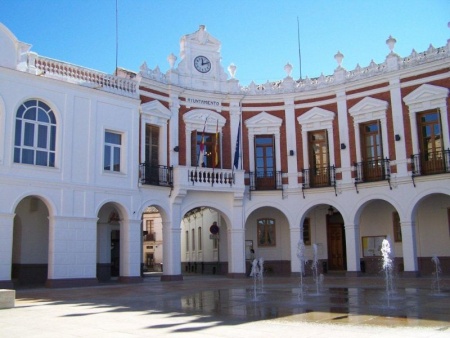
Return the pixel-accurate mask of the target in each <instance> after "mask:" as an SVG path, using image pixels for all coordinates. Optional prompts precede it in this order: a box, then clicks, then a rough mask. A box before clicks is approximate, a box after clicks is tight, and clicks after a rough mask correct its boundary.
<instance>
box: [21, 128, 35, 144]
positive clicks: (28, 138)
mask: <svg viewBox="0 0 450 338" xmlns="http://www.w3.org/2000/svg"><path fill="white" fill-rule="evenodd" d="M33 143H34V124H32V123H25V132H24V135H23V144H24V145H26V146H31V147H32V146H33Z"/></svg>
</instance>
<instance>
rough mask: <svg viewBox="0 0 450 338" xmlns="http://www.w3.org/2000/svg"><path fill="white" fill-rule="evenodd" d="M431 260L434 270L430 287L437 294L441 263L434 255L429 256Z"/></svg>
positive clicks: (439, 284)
mask: <svg viewBox="0 0 450 338" xmlns="http://www.w3.org/2000/svg"><path fill="white" fill-rule="evenodd" d="M431 261H432V262H433V263H434V272H433V274H434V280H433V283H432V285H431V288H432V289H433V290H436V292H437V293H438V294H440V293H441V281H440V274H441V272H442V270H441V263H440V262H439V258H438V257H437V256H436V255H434V256H433V257H432V258H431Z"/></svg>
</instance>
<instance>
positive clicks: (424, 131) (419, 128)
mask: <svg viewBox="0 0 450 338" xmlns="http://www.w3.org/2000/svg"><path fill="white" fill-rule="evenodd" d="M448 94H449V90H448V88H445V87H439V86H433V85H429V84H424V85H422V86H420V87H419V88H417V89H415V90H414V91H412V92H411V93H409V94H408V95H406V96H405V97H404V98H403V101H404V102H405V104H406V105H407V106H408V109H409V120H410V126H411V141H412V148H413V150H412V151H413V153H412V154H411V155H412V156H411V157H412V164H413V167H414V171H415V174H416V175H417V174H433V173H440V172H444V171H446V170H448V168H449V167H450V152H449V151H448V150H445V149H448V147H449V145H450V135H449V134H450V132H449V127H448V123H449V121H448V114H447V111H448V108H447V99H448Z"/></svg>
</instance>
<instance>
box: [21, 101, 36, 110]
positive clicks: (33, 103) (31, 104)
mask: <svg viewBox="0 0 450 338" xmlns="http://www.w3.org/2000/svg"><path fill="white" fill-rule="evenodd" d="M23 105H24V106H25V107H27V108H30V107H34V106H36V105H37V101H36V100H28V101H27V102H24V103H23Z"/></svg>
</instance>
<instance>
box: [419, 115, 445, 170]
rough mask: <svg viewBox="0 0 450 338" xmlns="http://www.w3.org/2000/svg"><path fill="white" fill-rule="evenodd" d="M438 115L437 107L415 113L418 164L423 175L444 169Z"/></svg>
mask: <svg viewBox="0 0 450 338" xmlns="http://www.w3.org/2000/svg"><path fill="white" fill-rule="evenodd" d="M439 115H440V114H439V110H438V109H434V110H431V111H425V112H421V113H419V114H417V125H418V126H417V127H418V128H417V130H418V131H419V150H420V164H421V168H422V173H423V174H424V175H426V174H435V173H441V172H444V171H445V161H444V154H443V144H442V137H441V123H440V118H439Z"/></svg>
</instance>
